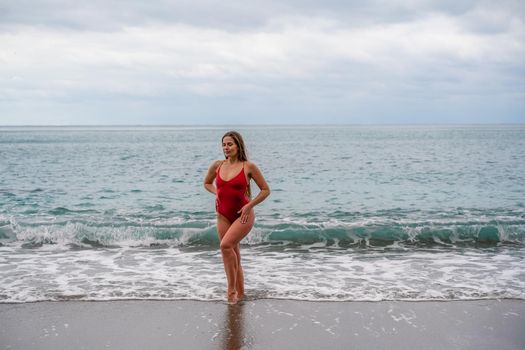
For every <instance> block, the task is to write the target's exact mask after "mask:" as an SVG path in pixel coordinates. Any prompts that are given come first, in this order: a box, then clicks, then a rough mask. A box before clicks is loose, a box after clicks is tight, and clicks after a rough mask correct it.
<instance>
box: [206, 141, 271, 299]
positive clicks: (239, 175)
mask: <svg viewBox="0 0 525 350" xmlns="http://www.w3.org/2000/svg"><path fill="white" fill-rule="evenodd" d="M222 150H223V152H224V156H225V157H226V160H217V161H215V162H213V164H212V165H211V166H210V168H209V169H208V173H207V174H206V178H205V179H204V187H205V188H206V190H208V191H209V192H211V193H213V194H216V200H215V210H216V211H217V233H218V235H219V240H220V242H221V253H222V259H223V262H224V270H225V271H226V279H227V281H228V303H230V304H235V303H236V302H237V301H239V300H241V299H242V298H243V297H244V276H243V272H242V267H241V254H240V250H239V242H240V241H241V240H242V239H243V238H244V237H246V235H247V234H248V233H249V232H250V230H251V229H252V227H253V223H254V221H255V214H254V211H253V207H254V206H256V205H257V204H259V203H261V202H262V201H263V200H264V199H265V198H266V197H268V196H269V195H270V188H269V187H268V184H267V183H266V180H265V179H264V177H263V175H262V173H261V171H260V170H259V169H258V168H257V166H256V165H255V164H254V163H252V162H250V161H248V158H247V157H246V147H245V146H244V141H243V139H242V136H241V135H240V134H239V133H238V132H236V131H230V132H227V133H226V134H224V136H223V137H222ZM251 179H253V180H254V181H255V183H256V184H257V186H258V187H259V189H260V190H261V191H260V192H259V194H258V195H257V197H255V198H254V199H250V195H251V193H250V180H251ZM213 180H215V186H214V185H213Z"/></svg>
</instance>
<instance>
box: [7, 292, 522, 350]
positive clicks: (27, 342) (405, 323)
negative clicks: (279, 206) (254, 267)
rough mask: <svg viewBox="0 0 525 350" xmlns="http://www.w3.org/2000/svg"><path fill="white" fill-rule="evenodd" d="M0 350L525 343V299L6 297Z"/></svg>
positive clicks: (506, 346) (470, 346) (428, 346)
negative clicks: (22, 300)
mask: <svg viewBox="0 0 525 350" xmlns="http://www.w3.org/2000/svg"><path fill="white" fill-rule="evenodd" d="M0 348H1V349H21V350H30V349H53V350H56V349H126V350H128V349H403V350H406V349H425V350H429V349H439V350H443V349H476V350H482V349H497V350H504V349H516V350H517V349H520V350H523V349H525V301H523V300H502V301H499V300H478V301H450V302H302V301H289V300H256V301H247V302H244V303H243V304H241V305H235V306H228V305H227V304H225V303H219V302H198V301H111V302H80V301H79V302H74V301H67V302H41V303H26V304H0Z"/></svg>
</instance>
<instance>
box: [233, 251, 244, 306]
mask: <svg viewBox="0 0 525 350" xmlns="http://www.w3.org/2000/svg"><path fill="white" fill-rule="evenodd" d="M240 247H241V244H240V243H238V244H237V246H236V247H235V254H236V255H237V278H236V283H235V290H236V291H237V298H238V299H242V298H244V272H243V271H242V265H241V250H240Z"/></svg>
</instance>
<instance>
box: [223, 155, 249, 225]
mask: <svg viewBox="0 0 525 350" xmlns="http://www.w3.org/2000/svg"><path fill="white" fill-rule="evenodd" d="M221 166H222V163H221V165H219V168H218V169H217V176H216V178H215V186H216V188H217V198H216V200H215V210H216V211H217V213H219V214H221V215H222V216H224V217H226V219H228V220H229V221H230V223H233V222H234V221H235V220H236V219H237V218H238V217H239V216H241V214H240V213H238V211H239V210H241V208H242V207H243V206H244V205H245V204H246V203H248V202H249V201H250V199H249V198H248V197H247V196H246V191H247V189H248V183H247V182H246V175H245V174H244V162H243V163H242V169H241V171H240V172H239V173H238V174H237V175H236V176H235V177H234V178H232V179H231V180H228V181H225V180H223V179H222V178H221V173H220V169H221Z"/></svg>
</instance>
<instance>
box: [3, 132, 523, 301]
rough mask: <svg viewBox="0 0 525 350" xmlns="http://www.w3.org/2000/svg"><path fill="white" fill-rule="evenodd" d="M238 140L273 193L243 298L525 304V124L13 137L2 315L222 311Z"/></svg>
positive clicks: (244, 248) (6, 161)
mask: <svg viewBox="0 0 525 350" xmlns="http://www.w3.org/2000/svg"><path fill="white" fill-rule="evenodd" d="M231 129H234V130H238V131H240V132H241V133H242V134H243V136H244V138H245V141H246V144H247V148H248V156H249V158H250V159H251V160H253V161H254V162H255V163H256V164H257V165H258V167H259V168H260V169H261V171H262V172H263V174H264V176H265V178H266V180H267V182H268V184H269V186H270V188H271V190H272V192H271V195H270V197H268V198H267V200H266V201H264V202H263V203H261V204H260V205H259V206H257V207H256V208H255V212H256V223H255V226H254V228H253V230H252V232H251V233H250V234H249V235H248V236H247V237H246V238H245V239H244V240H243V241H242V242H241V255H242V265H243V268H244V273H245V284H246V293H247V297H248V298H251V299H261V298H270V299H294V300H312V301H380V300H471V299H506V298H512V299H525V264H524V257H525V245H524V243H525V125H521V124H517V125H397V126H395V125H382V126H369V125H318V126H239V127H225V126H209V127H204V126H198V127H197V126H90V127H88V126H83V127H80V126H78V127H5V126H4V127H0V172H1V175H0V281H1V282H0V303H21V302H34V301H44V300H52V301H57V300H117V299H163V300H179V299H192V300H224V299H225V295H226V277H225V274H224V270H223V265H222V258H221V255H220V251H219V248H218V246H219V242H218V239H217V234H216V229H215V212H214V210H215V201H214V197H213V195H212V194H210V193H208V192H207V191H206V190H205V189H204V187H203V178H204V176H205V173H206V171H207V169H208V167H209V165H210V164H211V163H212V162H213V160H215V159H223V158H224V157H223V155H222V151H221V144H220V142H221V136H222V135H223V134H224V133H225V132H226V131H228V130H231ZM257 192H258V191H257V187H256V186H255V184H253V183H252V193H253V194H254V195H256V194H257Z"/></svg>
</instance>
